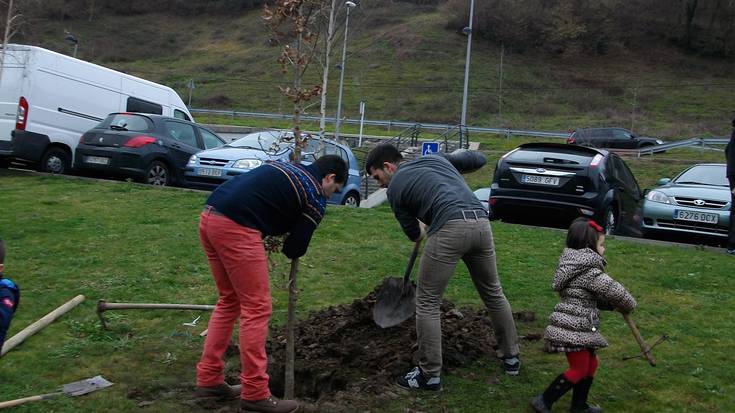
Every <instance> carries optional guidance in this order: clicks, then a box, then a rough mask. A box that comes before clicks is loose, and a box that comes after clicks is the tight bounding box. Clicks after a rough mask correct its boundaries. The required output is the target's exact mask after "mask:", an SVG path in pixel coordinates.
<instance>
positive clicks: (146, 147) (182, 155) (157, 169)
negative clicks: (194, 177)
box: [74, 113, 225, 185]
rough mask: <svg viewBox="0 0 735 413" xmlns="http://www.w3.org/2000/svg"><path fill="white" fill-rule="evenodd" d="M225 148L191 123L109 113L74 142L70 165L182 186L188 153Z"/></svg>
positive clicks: (157, 183) (189, 154) (212, 136)
mask: <svg viewBox="0 0 735 413" xmlns="http://www.w3.org/2000/svg"><path fill="white" fill-rule="evenodd" d="M224 144H225V141H224V140H223V139H222V138H220V137H219V136H217V135H216V134H215V133H214V132H212V131H210V130H208V129H205V128H203V127H201V126H199V125H197V124H195V123H193V122H189V121H185V120H182V119H178V118H171V117H168V116H160V115H149V114H142V113H112V114H110V115H109V116H107V118H106V119H105V120H103V121H102V123H100V124H99V125H97V126H95V127H94V128H93V129H91V130H89V131H88V132H86V133H85V134H84V135H82V137H81V138H80V139H79V145H78V146H77V148H76V151H75V156H74V158H75V160H74V166H75V167H76V168H77V169H80V170H88V171H89V170H92V171H97V172H100V173H106V174H109V175H115V176H123V177H130V178H134V179H137V180H139V181H142V182H144V183H149V184H151V185H172V184H182V183H183V168H184V167H185V166H186V163H187V162H188V161H189V158H190V157H191V155H193V154H195V153H197V152H199V151H201V150H203V149H211V148H215V147H218V146H222V145H224Z"/></svg>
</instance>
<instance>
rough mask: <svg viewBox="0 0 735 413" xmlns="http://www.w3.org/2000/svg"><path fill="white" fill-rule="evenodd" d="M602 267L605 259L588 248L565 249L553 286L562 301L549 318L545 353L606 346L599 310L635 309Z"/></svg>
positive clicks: (631, 301)
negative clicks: (609, 308) (602, 308)
mask: <svg viewBox="0 0 735 413" xmlns="http://www.w3.org/2000/svg"><path fill="white" fill-rule="evenodd" d="M605 264H606V262H605V259H604V258H602V257H601V256H600V255H599V254H598V253H597V252H595V251H593V250H591V249H589V248H585V249H581V250H576V249H571V248H565V249H564V251H563V252H562V254H561V257H559V266H558V267H557V269H556V275H555V276H554V283H553V284H552V288H553V289H554V291H557V292H558V293H559V297H560V299H561V300H560V302H559V304H557V305H556V307H554V312H553V313H551V316H549V321H550V324H549V326H547V327H546V331H545V333H544V339H545V340H546V350H547V351H551V352H569V351H579V350H581V349H583V348H600V347H607V340H605V337H603V336H602V334H600V312H599V310H598V307H612V309H616V310H619V311H621V312H630V311H632V310H633V309H634V308H635V307H636V301H635V299H634V298H633V296H632V295H630V293H629V292H628V291H627V290H626V289H625V287H623V286H622V285H621V284H620V283H619V282H617V281H615V280H613V279H612V278H611V277H610V276H609V275H607V274H605V272H604V271H603V270H604V268H605Z"/></svg>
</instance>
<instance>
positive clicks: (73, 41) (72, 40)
mask: <svg viewBox="0 0 735 413" xmlns="http://www.w3.org/2000/svg"><path fill="white" fill-rule="evenodd" d="M64 40H66V41H67V42H69V43H71V44H73V45H74V53H73V54H72V57H77V49H78V48H79V39H77V38H76V36H74V35H73V34H71V33H69V32H66V37H65V38H64Z"/></svg>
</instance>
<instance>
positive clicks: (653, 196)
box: [646, 191, 671, 204]
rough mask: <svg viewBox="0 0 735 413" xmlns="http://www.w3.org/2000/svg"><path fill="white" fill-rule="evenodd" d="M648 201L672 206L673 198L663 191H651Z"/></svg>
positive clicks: (647, 197)
mask: <svg viewBox="0 0 735 413" xmlns="http://www.w3.org/2000/svg"><path fill="white" fill-rule="evenodd" d="M646 199H647V200H649V201H653V202H661V203H662V204H670V203H671V198H669V196H668V195H666V194H664V193H663V192H661V191H649V192H648V194H647V195H646Z"/></svg>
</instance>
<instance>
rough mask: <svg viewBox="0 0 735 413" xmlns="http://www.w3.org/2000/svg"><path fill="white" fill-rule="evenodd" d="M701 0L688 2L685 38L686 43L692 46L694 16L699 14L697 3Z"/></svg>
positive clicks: (689, 0) (687, 45)
mask: <svg viewBox="0 0 735 413" xmlns="http://www.w3.org/2000/svg"><path fill="white" fill-rule="evenodd" d="M698 3H699V0H688V1H687V3H686V12H687V13H686V23H685V24H686V34H685V38H684V45H686V47H691V45H692V31H693V29H694V16H695V15H696V14H697V4H698Z"/></svg>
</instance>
